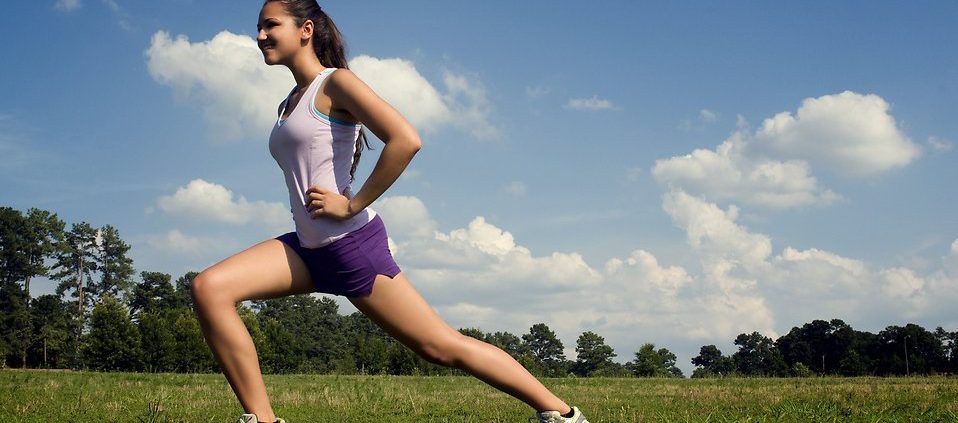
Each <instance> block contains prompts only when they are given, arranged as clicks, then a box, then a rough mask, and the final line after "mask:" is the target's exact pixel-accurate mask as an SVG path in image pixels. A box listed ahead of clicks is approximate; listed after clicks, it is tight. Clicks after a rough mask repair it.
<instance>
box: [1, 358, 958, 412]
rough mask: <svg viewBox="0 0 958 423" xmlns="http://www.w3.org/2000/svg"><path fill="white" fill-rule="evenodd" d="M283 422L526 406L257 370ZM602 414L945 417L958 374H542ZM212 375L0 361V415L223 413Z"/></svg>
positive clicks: (423, 388) (465, 393) (402, 382)
mask: <svg viewBox="0 0 958 423" xmlns="http://www.w3.org/2000/svg"><path fill="white" fill-rule="evenodd" d="M265 380H266V386H267V390H268V391H269V395H270V400H271V402H272V404H273V409H274V411H275V412H276V413H277V415H278V416H280V417H283V418H285V419H286V420H287V421H289V422H290V423H305V422H321V421H322V422H479V421H482V422H525V421H526V418H527V417H529V416H531V415H532V409H531V408H529V407H527V406H526V405H525V404H523V403H521V402H519V401H517V400H515V399H513V398H512V397H510V396H508V395H506V394H503V393H501V392H499V391H497V390H495V389H493V388H492V387H490V386H488V385H485V384H484V383H482V382H481V381H479V380H477V379H474V378H471V377H416V376H336V375H266V376H265ZM542 381H543V383H544V384H545V385H546V386H547V387H549V389H551V390H552V391H553V392H554V393H555V394H556V395H558V396H559V397H560V398H563V399H564V400H566V401H567V402H569V403H570V404H574V405H578V406H579V407H580V408H582V409H583V410H584V411H585V412H586V415H587V416H588V418H589V420H590V421H592V423H603V422H635V421H649V422H770V421H788V422H833V421H834V422H844V421H861V422H919V421H920V422H956V421H958V378H944V377H932V378H918V377H913V378H806V379H710V380H688V379H678V380H676V379H618V378H582V379H573V378H567V379H542ZM242 412H243V410H242V408H241V407H240V405H239V402H238V401H236V398H235V397H234V396H233V392H232V391H231V390H230V387H229V385H228V384H227V382H226V379H225V378H224V377H223V375H219V374H169V373H163V374H146V373H92V372H69V371H40V370H27V371H20V370H9V369H8V370H2V371H0V413H2V414H0V416H3V417H0V419H5V420H8V418H9V417H10V416H14V419H13V421H18V422H61V421H80V422H87V421H115V422H223V423H233V422H234V421H235V419H236V418H237V417H238V416H239V415H240V414H242Z"/></svg>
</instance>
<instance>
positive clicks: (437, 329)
mask: <svg viewBox="0 0 958 423" xmlns="http://www.w3.org/2000/svg"><path fill="white" fill-rule="evenodd" d="M349 301H351V302H352V303H353V305H355V306H356V308H358V309H359V310H360V311H362V312H363V313H364V314H366V315H367V316H369V318H371V319H372V320H373V321H375V322H376V323H377V324H378V325H379V326H381V327H382V328H383V329H384V330H385V331H386V332H388V333H389V334H390V335H392V336H393V337H395V338H396V339H397V340H399V341H400V342H402V343H403V344H404V345H406V346H407V347H409V348H411V349H412V350H413V351H415V352H416V353H417V354H419V355H420V356H422V357H423V358H424V359H426V360H427V361H429V362H432V363H437V364H441V365H444V366H447V367H455V368H458V369H462V370H465V371H467V372H469V373H470V374H472V375H473V376H475V377H477V378H479V379H480V380H482V381H483V382H486V383H488V384H489V385H492V386H493V387H495V388H497V389H499V390H500V391H503V392H505V393H507V394H509V395H512V396H513V397H516V398H518V399H519V400H520V401H522V402H525V403H526V404H529V406H531V407H532V408H535V409H536V411H545V410H557V411H559V412H561V413H565V412H567V411H568V410H569V409H570V408H569V405H568V404H566V403H565V402H563V401H562V400H561V399H559V398H558V397H556V396H555V395H553V394H552V392H550V391H549V390H548V389H546V387H545V386H543V385H542V383H541V382H539V380H537V379H536V378H535V377H534V376H532V374H530V373H529V371H528V370H526V368H525V367H522V365H521V364H519V362H517V361H516V360H515V359H513V358H512V356H510V355H509V354H508V353H506V352H505V351H503V350H501V349H499V348H497V347H495V346H493V345H491V344H488V343H485V342H482V341H479V340H477V339H474V338H471V337H468V336H465V335H463V334H461V333H459V332H458V331H456V330H455V329H453V328H451V327H449V325H447V324H446V322H444V321H443V320H442V318H441V317H440V316H439V315H438V314H436V312H435V311H434V310H433V309H432V307H430V306H429V304H427V303H426V301H425V300H424V299H423V298H422V296H421V295H419V292H417V291H416V289H415V288H414V287H413V286H412V285H411V284H410V283H409V281H408V280H406V276H405V275H404V274H403V273H399V274H398V275H396V277H395V278H389V277H388V276H386V275H378V276H377V277H376V282H375V283H374V285H373V291H372V294H370V295H369V296H368V297H349Z"/></svg>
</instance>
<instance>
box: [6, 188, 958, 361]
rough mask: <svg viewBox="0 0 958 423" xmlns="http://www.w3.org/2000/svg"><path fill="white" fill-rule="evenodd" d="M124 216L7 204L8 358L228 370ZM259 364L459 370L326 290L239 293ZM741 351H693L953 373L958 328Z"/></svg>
mask: <svg viewBox="0 0 958 423" xmlns="http://www.w3.org/2000/svg"><path fill="white" fill-rule="evenodd" d="M129 249H130V245H129V244H127V243H126V242H125V241H123V240H122V238H121V237H120V235H119V232H118V231H117V230H116V228H114V227H112V226H110V225H105V226H103V227H100V228H95V227H93V226H92V225H90V224H89V223H86V222H79V223H75V224H73V225H71V227H70V229H69V230H67V229H66V224H65V223H64V222H63V221H61V220H60V219H59V218H58V217H57V216H56V214H54V213H51V212H48V211H45V210H40V209H36V208H31V209H29V210H28V211H27V212H26V213H23V212H21V211H19V210H16V209H13V208H10V207H0V313H2V318H0V356H2V357H3V360H2V361H0V367H20V368H28V367H31V368H66V369H77V370H81V369H82V370H98V371H144V372H190V373H193V372H217V373H218V372H221V369H220V368H219V364H218V363H217V362H216V360H215V359H214V357H213V355H212V352H211V351H210V349H209V347H208V346H207V344H206V342H205V340H204V339H203V335H202V332H201V330H200V325H199V322H198V321H197V319H196V315H195V313H194V310H193V302H192V296H191V294H190V287H191V284H192V281H193V278H195V277H196V275H197V273H196V272H187V273H185V274H183V275H181V276H180V277H178V278H176V279H175V280H174V279H173V277H172V275H170V274H167V273H162V272H154V271H141V272H139V273H137V272H136V270H135V269H134V267H133V260H132V259H130V258H129V257H128V252H129ZM38 276H44V277H48V278H50V279H52V280H54V281H57V282H58V285H57V288H56V291H55V294H47V295H41V296H38V297H36V298H33V297H31V295H30V282H31V280H32V278H34V277H38ZM237 312H238V313H239V315H240V317H241V319H242V321H243V323H244V324H245V325H246V328H247V329H248V330H249V332H250V335H251V336H252V338H253V342H254V343H255V345H256V349H257V353H258V355H259V358H260V365H261V369H262V370H263V372H264V373H339V374H400V375H404V374H420V375H450V374H455V375H458V374H463V373H462V371H460V370H457V369H451V368H446V367H442V366H439V365H436V364H432V363H429V362H427V361H425V360H424V359H422V358H421V357H419V356H418V355H416V354H415V353H413V352H412V351H411V350H409V349H408V348H406V347H405V346H403V345H402V344H400V343H399V342H398V341H396V340H394V339H393V338H392V337H390V336H389V335H388V334H386V333H385V332H384V331H383V330H382V329H381V328H379V326H377V325H376V324H375V323H373V322H372V321H371V320H369V319H368V318H367V317H366V316H365V315H363V314H362V313H360V312H358V311H357V312H354V313H352V314H348V315H343V314H340V313H339V309H338V305H337V304H336V302H334V301H333V300H332V299H330V298H327V297H320V298H317V297H314V296H310V295H296V296H290V297H285V298H277V299H271V300H260V301H252V302H250V306H246V305H243V304H237ZM459 332H460V333H462V334H464V335H467V336H471V337H474V338H476V339H479V340H482V341H485V342H488V343H490V344H493V345H495V346H497V347H499V348H501V349H503V350H504V351H506V352H507V353H508V354H510V355H511V356H512V357H514V358H515V359H516V360H517V361H519V363H521V364H522V365H523V366H524V367H526V368H527V369H529V371H530V372H532V373H533V374H534V375H536V376H540V377H566V376H580V377H588V376H614V377H683V376H684V375H683V374H682V371H681V370H680V369H679V368H678V367H677V366H676V356H675V354H674V353H672V352H671V351H669V350H668V349H667V348H658V347H656V346H655V345H654V344H652V343H646V344H644V345H642V346H641V347H640V348H639V350H638V351H635V352H634V356H633V357H632V360H631V361H629V362H627V363H625V364H622V363H618V362H615V361H613V358H615V357H616V356H617V354H616V353H615V351H614V350H613V348H612V347H611V346H609V345H607V344H606V343H605V339H604V338H603V337H602V336H600V335H599V334H596V333H594V332H591V331H586V332H583V333H582V334H580V335H579V337H578V339H577V340H576V348H575V351H576V357H575V359H571V358H567V357H566V356H565V354H564V349H565V348H564V345H563V343H562V341H561V340H560V339H559V338H558V337H557V336H556V334H555V332H553V331H552V330H551V329H550V328H549V326H548V325H546V323H536V324H534V325H533V326H532V327H530V328H529V331H528V333H524V334H521V335H516V334H512V333H509V332H503V331H500V332H495V333H489V332H483V331H482V330H481V329H479V328H461V329H459ZM734 344H735V345H736V346H737V347H738V350H737V351H736V352H734V353H733V354H731V355H723V354H722V352H721V351H720V350H719V349H718V348H717V347H716V346H715V345H706V346H703V347H701V349H700V352H699V355H698V356H696V357H694V358H693V359H692V364H694V365H695V366H696V368H695V370H694V372H693V374H692V377H721V376H811V375H816V374H822V375H845V376H857V375H904V374H954V373H956V370H958V332H948V331H945V330H944V329H942V328H941V327H939V328H937V329H935V330H934V331H933V332H930V331H928V330H926V329H924V328H922V327H921V326H918V325H914V324H908V325H906V326H889V327H887V328H886V329H885V330H883V331H881V332H879V333H878V334H872V333H869V332H861V331H857V330H854V329H852V328H851V327H850V326H848V325H847V324H845V323H844V322H843V321H841V320H837V319H836V320H831V321H824V320H815V321H813V322H811V323H807V324H805V325H803V326H801V327H795V328H792V330H791V331H790V332H789V333H788V334H786V335H784V336H781V337H779V338H778V339H777V340H775V341H773V340H772V339H770V338H768V337H766V336H764V335H761V334H759V333H757V332H753V333H751V334H744V333H743V334H740V335H738V337H736V338H735V340H734Z"/></svg>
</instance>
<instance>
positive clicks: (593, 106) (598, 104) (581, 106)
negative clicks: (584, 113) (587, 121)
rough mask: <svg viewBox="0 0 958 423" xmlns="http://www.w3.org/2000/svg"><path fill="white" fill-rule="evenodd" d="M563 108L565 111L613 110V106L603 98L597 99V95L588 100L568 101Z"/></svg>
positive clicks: (576, 99) (574, 99) (575, 99)
mask: <svg viewBox="0 0 958 423" xmlns="http://www.w3.org/2000/svg"><path fill="white" fill-rule="evenodd" d="M565 107H566V108H567V109H573V110H589V111H595V110H609V109H614V108H615V105H613V104H612V102H611V101H609V100H606V99H604V98H599V96H597V95H593V96H592V97H590V98H573V99H569V102H568V103H566V105H565Z"/></svg>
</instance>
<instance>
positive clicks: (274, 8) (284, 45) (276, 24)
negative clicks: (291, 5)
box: [256, 1, 303, 65]
mask: <svg viewBox="0 0 958 423" xmlns="http://www.w3.org/2000/svg"><path fill="white" fill-rule="evenodd" d="M256 30H257V31H258V33H257V35H256V42H257V44H258V45H259V49H260V51H262V52H263V60H265V61H266V64H267V65H275V64H278V63H280V64H281V63H285V62H286V61H287V59H288V58H291V57H293V55H295V54H296V52H298V51H299V49H300V48H301V47H302V43H301V41H302V36H303V28H302V27H300V26H297V25H296V21H295V19H294V18H293V17H292V16H290V15H289V14H288V13H286V6H285V5H283V3H282V2H278V1H274V2H269V3H266V4H265V5H263V10H260V12H259V21H258V22H257V24H256Z"/></svg>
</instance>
